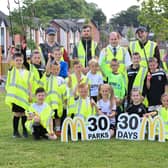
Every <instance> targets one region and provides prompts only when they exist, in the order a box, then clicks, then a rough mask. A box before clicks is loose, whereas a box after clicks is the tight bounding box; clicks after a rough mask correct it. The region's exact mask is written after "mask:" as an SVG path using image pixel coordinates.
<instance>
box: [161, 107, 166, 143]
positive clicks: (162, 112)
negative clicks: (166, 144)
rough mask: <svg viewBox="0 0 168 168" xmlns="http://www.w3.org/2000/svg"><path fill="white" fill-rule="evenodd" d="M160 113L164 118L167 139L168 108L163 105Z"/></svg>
mask: <svg viewBox="0 0 168 168" xmlns="http://www.w3.org/2000/svg"><path fill="white" fill-rule="evenodd" d="M159 115H160V116H161V118H162V119H163V122H164V128H165V139H167V140H168V109H167V108H165V107H161V109H160V111H159Z"/></svg>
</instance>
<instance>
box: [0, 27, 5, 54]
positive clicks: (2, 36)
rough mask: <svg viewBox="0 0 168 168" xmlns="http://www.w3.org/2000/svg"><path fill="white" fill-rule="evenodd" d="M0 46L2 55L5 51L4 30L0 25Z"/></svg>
mask: <svg viewBox="0 0 168 168" xmlns="http://www.w3.org/2000/svg"><path fill="white" fill-rule="evenodd" d="M0 32H1V38H0V39H1V48H2V55H3V56H4V53H5V31H4V27H1V31H0Z"/></svg>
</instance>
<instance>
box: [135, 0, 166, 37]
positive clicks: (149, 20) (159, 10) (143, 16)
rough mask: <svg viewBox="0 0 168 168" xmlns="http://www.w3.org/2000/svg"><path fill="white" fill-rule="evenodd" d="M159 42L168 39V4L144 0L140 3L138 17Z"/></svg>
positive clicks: (160, 0) (156, 0) (161, 0)
mask: <svg viewBox="0 0 168 168" xmlns="http://www.w3.org/2000/svg"><path fill="white" fill-rule="evenodd" d="M138 19H139V20H140V22H141V23H142V24H143V25H146V26H148V27H149V28H150V30H151V31H152V32H153V33H154V34H155V37H156V38H157V39H159V40H165V39H168V29H167V27H168V3H167V0H145V1H142V3H141V12H140V15H139V17H138Z"/></svg>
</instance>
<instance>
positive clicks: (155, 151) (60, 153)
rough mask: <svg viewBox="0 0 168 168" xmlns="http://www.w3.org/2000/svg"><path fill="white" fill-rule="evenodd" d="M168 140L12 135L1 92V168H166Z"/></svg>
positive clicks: (9, 113) (10, 117) (167, 164)
mask: <svg viewBox="0 0 168 168" xmlns="http://www.w3.org/2000/svg"><path fill="white" fill-rule="evenodd" d="M167 166H168V142H166V143H159V142H150V141H140V142H133V141H120V140H115V139H112V140H106V141H105V140H104V141H85V142H69V143H62V142H60V140H56V141H48V140H41V141H34V140H33V139H32V137H29V138H28V139H24V138H20V139H13V138H12V113H11V112H10V111H9V108H8V107H7V106H6V105H5V104H4V96H3V95H2V93H0V168H1V167H4V168H55V167H58V168H64V167H65V168H78V167H80V168H166V167H167Z"/></svg>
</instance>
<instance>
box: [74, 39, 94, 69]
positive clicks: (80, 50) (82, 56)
mask: <svg viewBox="0 0 168 168" xmlns="http://www.w3.org/2000/svg"><path fill="white" fill-rule="evenodd" d="M96 47H97V43H96V42H94V41H93V40H92V41H91V56H92V57H95V56H96V55H95V54H96V53H95V50H96ZM77 51H78V59H79V61H80V63H81V64H82V66H83V67H85V59H86V53H85V49H84V46H83V44H82V41H81V40H80V41H79V43H78V44H77Z"/></svg>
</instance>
